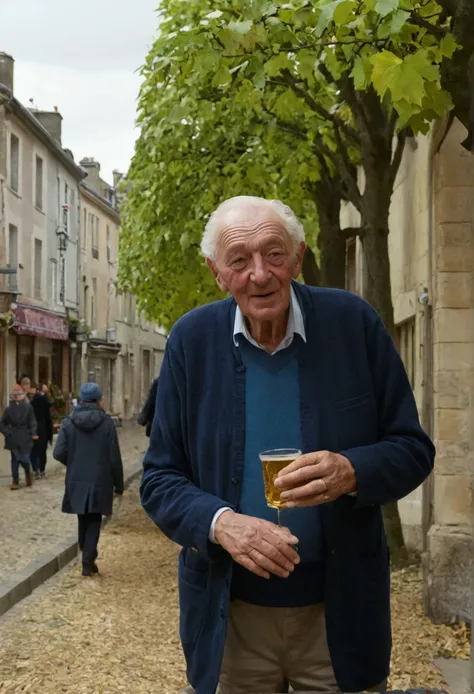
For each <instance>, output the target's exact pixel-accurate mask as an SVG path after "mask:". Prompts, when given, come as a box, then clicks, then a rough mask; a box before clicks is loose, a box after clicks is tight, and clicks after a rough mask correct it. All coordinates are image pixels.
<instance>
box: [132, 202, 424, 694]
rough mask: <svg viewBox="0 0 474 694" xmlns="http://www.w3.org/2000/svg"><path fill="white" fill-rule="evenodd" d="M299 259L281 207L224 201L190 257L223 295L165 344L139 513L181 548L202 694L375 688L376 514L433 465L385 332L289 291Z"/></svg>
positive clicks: (382, 590) (346, 310) (384, 626)
mask: <svg viewBox="0 0 474 694" xmlns="http://www.w3.org/2000/svg"><path fill="white" fill-rule="evenodd" d="M305 248H306V246H305V242H304V229H303V226H302V225H301V223H300V222H299V221H298V219H297V218H296V216H295V214H294V213H293V212H292V210H291V209H290V208H289V207H288V206H287V205H284V204H283V203H282V202H280V201H278V200H264V199H262V198H256V197H248V196H242V197H237V198H233V199H231V200H228V201H226V202H224V203H223V204H222V205H221V206H220V207H219V208H218V209H217V210H216V211H215V212H214V213H213V214H212V215H211V217H210V219H209V221H208V223H207V225H206V229H205V232H204V235H203V238H202V242H201V250H202V253H203V255H204V257H205V258H206V263H207V265H208V267H209V269H210V271H211V272H212V274H213V276H214V278H215V280H216V282H217V284H218V286H219V288H220V289H221V290H222V291H223V292H224V293H225V294H227V295H228V297H227V298H226V299H223V300H222V301H217V302H214V303H211V304H208V305H206V306H202V307H200V308H197V309H195V310H193V311H191V312H190V313H188V314H186V315H185V316H183V317H182V318H180V320H178V322H177V323H176V324H175V325H174V327H173V329H172V330H171V333H170V336H169V338H168V341H167V346H166V351H165V355H164V360H163V365H162V367H161V371H160V386H159V388H158V396H157V403H156V412H155V418H154V422H153V426H152V429H151V436H150V445H149V448H148V451H147V453H146V454H145V458H144V463H143V478H142V483H141V500H142V504H143V506H144V508H145V510H146V511H147V513H148V514H149V516H150V517H151V518H152V519H153V520H154V521H155V523H156V524H157V525H158V526H159V527H160V528H161V529H162V530H163V532H164V533H165V534H166V535H167V536H168V537H170V538H171V539H172V540H174V541H175V542H177V543H178V544H179V545H180V546H181V548H182V549H181V553H180V559H179V568H178V580H179V598H180V600H179V603H180V636H181V642H182V646H183V651H184V654H185V657H186V663H187V677H188V685H189V686H191V687H193V688H194V690H195V691H196V694H213V693H214V692H215V691H216V690H217V691H218V693H219V694H250V692H258V693H259V694H264V693H268V694H270V693H274V692H281V691H284V690H286V689H285V688H286V687H288V689H290V688H291V690H293V691H306V692H308V691H314V692H330V691H342V692H360V691H368V690H372V691H378V692H381V691H385V689H386V681H387V677H388V674H389V667H390V655H391V624H390V564H389V553H388V547H387V539H386V535H385V530H384V524H383V518H382V505H383V504H387V503H390V502H395V501H398V500H399V499H401V498H402V497H404V496H406V495H407V494H409V493H410V492H412V491H413V490H414V489H415V488H416V487H418V486H419V485H420V484H422V482H423V481H424V480H425V479H426V477H427V476H428V475H429V473H430V472H431V470H432V468H433V463H434V454H435V451H434V446H433V444H432V443H431V441H430V439H429V438H428V436H427V435H426V434H425V432H424V431H423V429H422V428H421V426H420V422H419V418H418V412H417V407H416V404H415V399H414V396H413V392H412V389H411V387H410V383H409V380H408V377H407V375H406V372H405V369H404V367H403V363H402V361H401V359H400V356H399V354H398V352H397V350H396V348H395V346H394V344H393V341H392V339H391V338H390V336H389V334H388V332H387V330H386V329H385V327H384V325H383V324H382V321H381V320H380V318H379V316H378V315H377V313H376V312H375V311H374V310H373V308H372V307H371V306H370V305H369V304H367V303H366V302H365V301H363V300H362V299H361V298H359V297H358V296H356V295H355V294H351V293H350V292H346V291H342V290H335V289H326V288H319V287H310V286H306V285H302V284H300V283H299V282H297V281H296V279H297V278H298V277H299V275H300V272H301V266H302V261H303V256H304V252H305ZM229 295H230V296H229ZM184 684H185V683H184V682H183V685H184ZM286 691H287V690H286Z"/></svg>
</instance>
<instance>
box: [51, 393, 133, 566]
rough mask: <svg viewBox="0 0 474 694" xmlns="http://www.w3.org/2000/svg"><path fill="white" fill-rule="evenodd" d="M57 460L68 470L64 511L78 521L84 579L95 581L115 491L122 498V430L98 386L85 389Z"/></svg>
mask: <svg viewBox="0 0 474 694" xmlns="http://www.w3.org/2000/svg"><path fill="white" fill-rule="evenodd" d="M53 457H54V458H55V459H56V460H59V461H60V462H61V463H63V464H64V465H65V466H66V491H65V494H64V499H63V505H62V510H63V512H64V513H75V514H76V515H77V517H78V525H79V549H80V550H81V552H82V575H83V576H91V575H92V574H96V573H98V571H99V570H98V567H97V564H96V559H97V545H98V543H99V537H100V530H101V525H102V516H110V515H111V514H112V504H113V498H114V491H115V493H116V494H118V495H121V494H123V466H122V457H121V455H120V446H119V442H118V436H117V430H116V428H115V424H114V423H113V421H112V419H111V418H110V417H109V415H108V414H106V412H105V411H104V410H103V408H102V392H101V390H100V388H99V386H98V385H97V384H96V383H86V384H84V385H83V386H82V387H81V389H80V392H79V404H78V406H77V407H76V408H75V409H74V410H73V412H72V413H71V414H70V415H69V416H68V417H66V418H65V419H64V421H63V424H62V426H61V429H60V431H59V434H58V438H57V441H56V445H55V447H54V451H53Z"/></svg>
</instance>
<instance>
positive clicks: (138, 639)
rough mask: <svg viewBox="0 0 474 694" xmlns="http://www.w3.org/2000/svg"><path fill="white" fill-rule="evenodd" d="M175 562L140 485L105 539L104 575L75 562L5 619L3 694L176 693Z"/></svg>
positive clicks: (179, 665)
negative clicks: (90, 573) (84, 573)
mask: <svg viewBox="0 0 474 694" xmlns="http://www.w3.org/2000/svg"><path fill="white" fill-rule="evenodd" d="M177 555H178V547H177V546H176V545H174V544H173V543H172V542H170V541H169V540H168V539H167V538H166V537H164V536H163V535H162V534H161V533H160V532H159V531H158V529H157V528H156V527H155V526H154V525H153V523H152V522H151V521H150V520H149V519H148V517H147V516H146V515H145V513H144V512H143V510H142V509H141V507H140V503H139V497H138V481H136V482H134V483H133V485H132V486H131V487H130V489H129V490H127V491H126V492H125V494H124V496H123V499H121V500H120V501H119V503H118V504H117V508H116V511H115V512H114V518H113V520H112V522H111V523H109V524H108V525H107V526H106V528H105V529H104V531H103V533H102V536H101V540H100V543H99V560H98V565H99V568H100V574H99V575H98V576H94V577H93V578H82V577H81V575H80V574H81V567H80V564H79V562H78V560H75V561H74V562H72V563H71V564H69V565H68V567H66V569H64V570H63V571H62V572H60V573H59V574H56V576H54V577H53V578H52V579H50V580H49V581H47V582H46V583H45V584H43V585H42V586H40V587H39V588H38V589H37V590H36V591H34V593H33V594H32V595H30V596H29V597H28V598H26V599H25V600H23V601H22V602H21V603H18V605H15V606H14V607H13V608H12V609H11V610H9V612H7V613H6V614H5V615H4V616H3V617H1V618H0V644H1V648H0V692H1V694H20V692H21V693H24V692H28V694H64V693H66V694H120V692H124V693H125V692H126V693H127V694H176V692H177V691H178V690H179V689H180V687H182V686H183V685H184V684H186V675H185V668H184V661H183V656H182V653H181V647H180V643H179V638H178V596H177V586H176V577H177Z"/></svg>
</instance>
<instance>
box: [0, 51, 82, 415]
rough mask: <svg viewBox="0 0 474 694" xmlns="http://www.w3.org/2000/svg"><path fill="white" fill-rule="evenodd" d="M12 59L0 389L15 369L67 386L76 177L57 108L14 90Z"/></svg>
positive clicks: (4, 163)
mask: <svg viewBox="0 0 474 694" xmlns="http://www.w3.org/2000/svg"><path fill="white" fill-rule="evenodd" d="M13 68H14V62H13V59H12V58H11V57H10V56H6V55H5V54H0V131H1V132H0V150H1V155H0V165H1V172H0V180H1V185H2V228H1V235H2V248H3V255H4V260H5V263H6V265H7V266H8V267H9V268H10V269H12V270H15V271H16V272H15V274H12V275H9V276H8V277H7V279H6V280H4V281H6V282H7V284H8V289H9V290H10V291H11V292H12V293H13V294H14V295H15V301H14V303H13V314H14V315H13V324H12V326H11V328H10V330H9V331H8V333H5V332H4V333H3V360H2V368H3V383H4V386H6V387H4V388H3V393H2V400H3V402H5V400H6V398H7V397H8V392H7V391H8V389H9V387H10V386H11V384H13V383H14V382H15V381H18V380H19V379H20V378H21V377H22V376H29V377H30V378H31V380H32V381H34V382H37V383H39V382H51V381H52V382H54V383H55V384H56V385H57V386H58V388H59V389H60V390H62V391H63V392H65V393H68V392H70V391H71V390H72V376H71V351H70V342H69V322H70V320H71V319H74V316H78V274H77V273H78V270H77V268H78V263H77V259H78V256H77V253H78V239H79V218H78V200H79V182H80V181H81V180H82V178H83V177H84V174H83V172H82V170H81V169H80V167H78V166H77V165H76V164H75V163H74V159H73V157H72V154H71V153H70V152H69V151H68V150H65V149H63V147H62V143H61V121H62V119H61V115H60V114H59V113H58V112H57V111H53V112H51V113H47V112H40V111H36V110H34V109H27V108H25V107H24V106H23V105H22V104H20V102H19V101H18V100H17V99H15V97H14V85H13V77H14V74H13V73H14V69H13Z"/></svg>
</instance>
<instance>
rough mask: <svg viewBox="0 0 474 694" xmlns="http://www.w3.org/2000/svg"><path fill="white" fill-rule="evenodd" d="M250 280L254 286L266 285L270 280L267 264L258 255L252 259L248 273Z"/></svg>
mask: <svg viewBox="0 0 474 694" xmlns="http://www.w3.org/2000/svg"><path fill="white" fill-rule="evenodd" d="M250 279H251V280H252V282H255V284H261V285H262V284H266V283H267V282H268V280H269V279H270V273H269V271H268V267H267V264H266V263H265V260H264V259H263V257H262V256H261V255H260V254H259V253H257V254H255V255H254V256H253V257H252V271H251V273H250Z"/></svg>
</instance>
